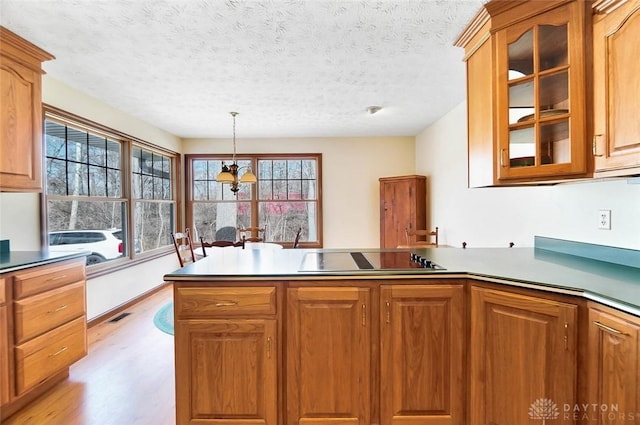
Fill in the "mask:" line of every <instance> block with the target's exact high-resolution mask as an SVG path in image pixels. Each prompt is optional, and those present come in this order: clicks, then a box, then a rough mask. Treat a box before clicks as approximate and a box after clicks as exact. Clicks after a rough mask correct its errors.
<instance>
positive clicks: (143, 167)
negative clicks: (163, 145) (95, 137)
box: [131, 146, 175, 252]
mask: <svg viewBox="0 0 640 425" xmlns="http://www.w3.org/2000/svg"><path fill="white" fill-rule="evenodd" d="M131 169H132V176H133V190H132V192H133V199H134V223H135V226H134V234H133V237H134V241H135V243H134V248H135V250H136V252H144V251H148V250H150V249H155V248H159V247H161V246H165V245H168V244H170V243H171V232H173V224H174V222H175V220H174V210H175V203H174V202H173V199H172V195H171V192H172V191H171V185H172V184H171V183H172V181H171V175H172V173H171V158H170V157H168V156H165V155H161V154H159V153H155V152H152V151H149V150H146V149H142V148H140V147H137V146H134V147H133V151H132V155H131Z"/></svg>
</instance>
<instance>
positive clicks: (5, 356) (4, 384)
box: [0, 305, 9, 405]
mask: <svg viewBox="0 0 640 425" xmlns="http://www.w3.org/2000/svg"><path fill="white" fill-rule="evenodd" d="M8 402H9V338H8V329H7V306H6V305H0V405H2V404H6V403H8Z"/></svg>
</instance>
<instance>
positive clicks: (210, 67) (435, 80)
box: [0, 0, 483, 138]
mask: <svg viewBox="0 0 640 425" xmlns="http://www.w3.org/2000/svg"><path fill="white" fill-rule="evenodd" d="M482 3H483V1H482V0H422V1H413V0H397V1H390V0H389V1H387V0H381V1H370V0H362V1H353V0H342V1H325V0H307V1H301V0H271V1H268V0H267V1H265V0H255V1H242V0H237V1H236V0H226V1H221V0H0V5H1V6H0V22H1V24H2V25H3V26H5V27H6V28H8V29H10V30H12V31H13V32H15V33H17V34H18V35H20V36H22V37H24V38H26V39H27V40H29V41H31V42H33V43H34V44H36V45H37V46H39V47H41V48H42V49H44V50H46V51H48V52H49V53H51V54H53V55H54V56H56V59H55V60H53V61H50V62H45V64H44V69H45V71H46V72H47V73H48V75H49V76H51V77H52V78H54V79H56V80H59V81H61V82H63V83H65V84H67V85H69V86H71V87H74V88H76V89H78V90H80V91H82V92H84V93H86V94H88V95H90V96H92V97H95V98H97V99H100V100H102V101H104V102H106V103H107V104H110V105H112V106H114V107H116V108H118V109H120V110H122V111H124V112H126V113H128V114H130V115H132V116H135V117H137V118H139V119H141V120H144V121H146V122H148V123H150V124H152V125H154V126H157V127H159V128H162V129H164V130H166V131H168V132H170V133H172V134H174V135H176V136H179V137H184V138H191V137H193V138H196V137H229V135H230V133H231V128H232V119H231V116H230V115H229V112H230V111H238V112H239V113H240V114H239V116H238V117H237V135H238V137H239V138H241V137H334V136H413V135H416V134H418V133H419V132H421V131H422V130H423V129H424V128H426V127H427V126H428V125H429V124H430V123H432V122H433V121H434V120H436V119H437V118H439V117H441V116H442V115H444V114H445V113H446V112H448V111H449V110H450V109H451V108H453V107H454V106H455V105H457V104H458V103H459V102H461V101H462V100H464V96H465V80H464V79H465V71H464V63H463V62H462V55H463V52H462V50H461V49H459V48H456V47H454V46H453V45H452V43H453V41H454V40H455V38H456V37H457V36H458V34H460V32H461V31H462V29H463V28H464V26H465V25H466V23H467V22H468V21H469V20H470V19H471V18H472V17H473V15H474V14H475V13H476V12H477V10H478V9H479V8H480V6H481V5H482ZM372 105H376V106H381V107H382V110H381V111H380V112H378V113H376V114H374V115H370V114H369V113H368V112H367V107H368V106H372Z"/></svg>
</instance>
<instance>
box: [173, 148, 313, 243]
mask: <svg viewBox="0 0 640 425" xmlns="http://www.w3.org/2000/svg"><path fill="white" fill-rule="evenodd" d="M232 157H233V155H231V154H213V153H212V154H204V153H201V154H186V155H185V166H184V167H185V194H186V196H185V204H186V206H185V220H186V227H188V228H192V227H193V225H194V223H193V206H194V203H199V202H202V201H195V200H194V199H193V177H194V176H193V175H192V173H193V161H195V160H203V161H212V160H213V161H224V162H225V163H227V164H229V163H230V162H231V160H232ZM302 159H310V160H315V161H316V192H317V196H316V199H315V200H314V201H313V202H315V203H316V208H317V210H316V229H317V234H318V238H317V239H318V240H317V241H311V242H309V241H305V240H304V238H303V240H301V241H300V245H299V247H300V248H322V246H323V228H322V223H323V219H322V154H321V153H260V154H256V153H242V154H236V161H238V162H240V161H250V163H251V170H252V171H253V172H254V174H256V176H258V183H257V184H253V185H251V186H252V187H251V192H250V193H251V199H242V200H241V201H242V202H248V203H249V204H250V205H251V223H250V225H251V226H253V227H258V226H259V219H260V215H259V207H260V203H265V202H271V201H272V200H260V199H258V186H259V184H260V177H259V173H260V170H259V169H258V162H259V161H260V160H271V161H275V160H302ZM240 174H242V171H241V172H240ZM225 190H229V191H230V189H225ZM301 201H304V200H301ZM209 202H212V203H214V202H237V201H235V200H218V201H209ZM266 242H270V241H266ZM275 243H278V244H281V245H282V246H283V247H284V248H291V247H293V241H287V242H275Z"/></svg>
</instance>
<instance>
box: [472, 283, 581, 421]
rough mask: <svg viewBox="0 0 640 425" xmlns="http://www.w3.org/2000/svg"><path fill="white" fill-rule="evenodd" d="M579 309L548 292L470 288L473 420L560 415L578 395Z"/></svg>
mask: <svg viewBox="0 0 640 425" xmlns="http://www.w3.org/2000/svg"><path fill="white" fill-rule="evenodd" d="M577 313H578V307H577V305H574V304H570V303H566V302H561V301H556V300H554V299H553V298H551V297H547V295H546V294H544V295H541V296H540V297H538V296H532V295H523V294H519V293H516V292H511V291H509V292H507V291H502V290H496V289H488V288H482V287H476V286H472V287H471V316H470V318H471V339H470V341H471V345H470V359H471V363H470V367H471V370H470V392H471V400H470V416H469V418H470V423H471V424H472V425H485V424H486V425H488V424H491V425H513V424H525V423H530V422H531V423H544V421H545V420H551V419H564V418H563V412H562V410H563V406H564V405H567V404H568V405H570V406H573V405H574V404H575V403H576V400H577V398H576V388H577V381H576V380H577V368H578V366H577V336H578V330H577ZM538 421H542V422H538ZM549 422H551V421H549ZM552 423H556V422H552ZM560 423H574V422H573V421H561V422H560Z"/></svg>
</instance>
